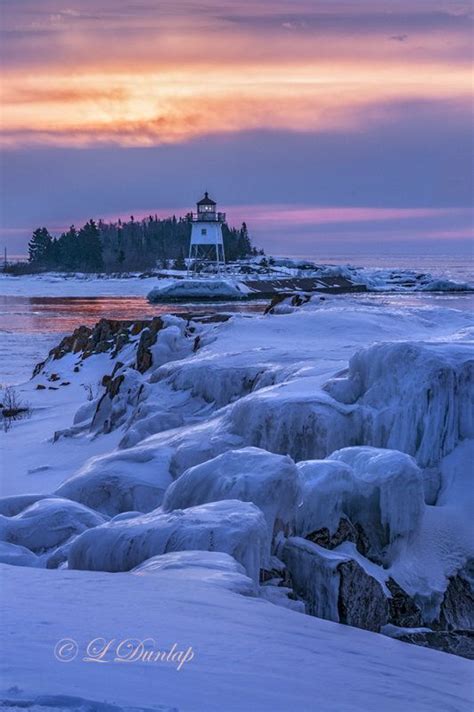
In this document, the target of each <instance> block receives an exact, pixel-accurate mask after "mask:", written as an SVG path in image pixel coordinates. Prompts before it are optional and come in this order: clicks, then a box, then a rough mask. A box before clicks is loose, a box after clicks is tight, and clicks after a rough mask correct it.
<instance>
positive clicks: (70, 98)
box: [1, 60, 472, 146]
mask: <svg viewBox="0 0 474 712" xmlns="http://www.w3.org/2000/svg"><path fill="white" fill-rule="evenodd" d="M471 85H472V75H471V71H470V68H469V67H464V66H463V65H460V66H457V67H456V68H455V69H453V68H451V67H449V66H445V65H444V64H440V65H436V64H431V65H428V64H422V65H419V66H416V67H413V66H411V65H410V64H406V63H400V64H393V63H388V64H373V63H370V62H367V61H360V60H359V61H353V62H346V61H339V62H338V63H334V62H323V61H319V62H312V63H311V62H305V63H301V64H296V63H287V62H285V61H281V62H280V63H270V64H265V63H264V64H259V63H251V62H245V61H242V62H241V63H240V64H239V66H237V67H236V66H235V65H233V64H227V65H222V66H220V67H219V68H216V67H215V66H212V65H211V66H188V65H183V66H179V65H178V66H177V67H175V68H174V69H170V68H169V67H167V66H164V67H160V68H155V70H153V71H151V70H149V69H145V70H142V71H127V72H125V71H118V70H116V71H104V70H102V69H96V70H95V71H93V72H91V71H84V70H80V71H79V70H78V71H77V72H76V73H75V74H72V75H71V74H70V73H65V72H64V71H61V69H60V68H57V70H56V71H55V72H50V73H38V74H35V75H33V76H26V77H25V76H23V75H21V74H19V73H18V71H10V72H5V73H4V79H3V83H2V99H1V101H2V106H3V111H2V118H1V125H2V142H3V144H4V145H7V146H8V145H18V144H19V143H20V144H21V143H48V144H62V145H64V144H66V145H79V146H82V145H90V144H94V143H107V142H112V143H120V144H123V145H132V146H133V145H135V146H147V145H153V144H160V143H167V142H176V141H182V140H186V139H189V138H192V137H194V136H198V135H201V134H207V133H219V132H232V131H242V130H252V129H284V130H294V131H321V130H327V129H331V130H335V129H338V128H340V129H347V128H352V129H357V128H358V127H360V126H362V125H364V123H365V122H366V121H367V118H366V114H365V113H364V112H365V110H366V109H367V108H370V107H379V110H381V111H383V107H384V105H389V104H390V103H391V102H396V101H413V100H418V99H420V98H424V99H450V100H456V101H466V100H468V98H469V96H470V93H471Z"/></svg>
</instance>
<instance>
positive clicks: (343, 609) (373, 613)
mask: <svg viewBox="0 0 474 712" xmlns="http://www.w3.org/2000/svg"><path fill="white" fill-rule="evenodd" d="M337 571H338V572H339V576H340V583H339V597H338V604H337V605H338V611H339V620H340V622H341V623H346V624H347V625H352V626H355V627H356V628H364V630H372V631H374V632H376V633H378V632H379V631H380V628H381V627H382V626H383V625H385V624H386V622H387V620H388V616H389V606H388V601H387V597H386V596H385V593H384V591H383V589H382V586H381V585H380V583H379V582H378V581H377V580H376V579H374V578H373V577H372V576H369V575H368V574H367V573H366V572H365V571H364V569H363V568H362V567H361V566H360V565H359V564H358V563H357V562H356V561H354V560H351V561H344V562H342V563H341V564H339V565H338V566H337Z"/></svg>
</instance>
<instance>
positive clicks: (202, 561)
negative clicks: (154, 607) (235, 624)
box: [132, 551, 255, 596]
mask: <svg viewBox="0 0 474 712" xmlns="http://www.w3.org/2000/svg"><path fill="white" fill-rule="evenodd" d="M163 571H172V572H173V577H174V578H175V580H176V581H181V580H182V581H185V582H188V583H192V582H193V581H201V582H202V581H204V582H205V583H206V584H210V585H212V586H217V587H222V588H225V589H226V590H228V591H234V593H239V594H241V595H242V596H254V595H255V585H254V582H253V581H252V579H250V578H249V577H248V575H247V573H246V571H245V569H244V567H243V566H242V564H239V563H238V562H237V561H236V560H235V559H234V558H232V556H230V555H229V554H226V553H224V552H222V551H174V552H172V553H171V554H161V555H160V556H153V557H152V558H151V559H147V560H146V561H144V562H143V564H140V565H139V566H137V567H135V568H134V569H132V573H134V574H137V575H139V576H157V577H160V576H161V574H162V572H163ZM158 580H159V578H158Z"/></svg>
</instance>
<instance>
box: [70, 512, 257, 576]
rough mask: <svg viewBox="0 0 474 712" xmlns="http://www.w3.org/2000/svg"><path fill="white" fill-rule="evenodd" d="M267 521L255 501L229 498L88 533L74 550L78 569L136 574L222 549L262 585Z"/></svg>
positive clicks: (72, 564) (73, 559)
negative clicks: (164, 559) (171, 559)
mask: <svg viewBox="0 0 474 712" xmlns="http://www.w3.org/2000/svg"><path fill="white" fill-rule="evenodd" d="M267 536H268V535H267V528H266V522H265V518H264V516H263V514H262V512H261V510H260V509H258V507H256V506H255V505H254V504H251V503H249V502H240V501H238V500H225V501H222V502H212V503H210V504H205V505H200V506H199V507H191V508H189V509H184V510H181V509H178V510H175V511H173V512H171V513H167V514H165V513H163V512H161V510H160V509H157V510H155V511H153V512H150V513H148V514H144V515H142V516H141V517H135V518H133V519H126V520H121V521H115V522H109V523H107V524H104V525H103V526H100V527H97V528H96V529H94V530H93V531H90V532H84V534H83V535H82V536H80V537H78V538H77V539H76V540H75V541H74V542H73V545H72V546H71V549H70V552H69V558H68V563H69V567H70V568H72V569H88V570H93V571H130V570H131V569H133V568H135V567H136V566H138V565H139V564H141V563H142V562H143V561H145V560H146V559H150V558H151V557H152V556H156V555H158V554H166V553H169V552H172V551H184V550H200V551H202V550H203V551H222V552H226V553H228V554H230V555H231V556H233V557H234V558H235V559H236V560H237V561H239V562H240V563H241V564H242V565H243V566H244V567H245V569H246V571H247V574H248V575H249V576H250V577H251V578H252V579H253V581H255V582H257V581H258V576H259V571H260V568H261V566H262V565H263V564H264V562H265V559H266V556H267V552H266V543H267Z"/></svg>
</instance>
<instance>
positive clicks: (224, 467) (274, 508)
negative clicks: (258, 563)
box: [163, 447, 299, 538]
mask: <svg viewBox="0 0 474 712" xmlns="http://www.w3.org/2000/svg"><path fill="white" fill-rule="evenodd" d="M225 499H239V500H242V501H244V502H253V503H254V504H256V505H257V506H258V507H259V508H260V509H261V510H262V512H263V514H264V515H265V519H266V521H267V526H268V531H269V536H270V538H271V537H272V536H273V534H274V533H277V531H278V530H285V531H288V529H289V527H290V526H291V524H292V522H293V518H294V512H295V507H296V505H297V504H298V500H299V483H298V475H297V470H296V467H295V465H294V463H293V461H292V460H291V458H289V457H287V456H286V457H284V456H279V455H273V454H271V453H269V452H267V451H265V450H260V449H258V448H253V447H247V448H243V449H241V450H230V451H228V452H226V453H223V454H222V455H219V456H218V457H216V458H213V459H211V460H208V461H207V462H205V463H203V464H201V465H196V466H195V467H192V468H191V469H189V470H187V471H186V472H184V473H183V474H182V475H181V476H180V477H179V478H178V479H177V480H176V481H175V482H174V483H173V484H172V485H170V487H169V488H168V490H167V492H166V496H165V499H164V501H163V510H164V511H166V512H171V511H173V510H175V509H184V508H186V507H193V506H196V505H199V504H205V503H207V502H217V501H220V500H225Z"/></svg>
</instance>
